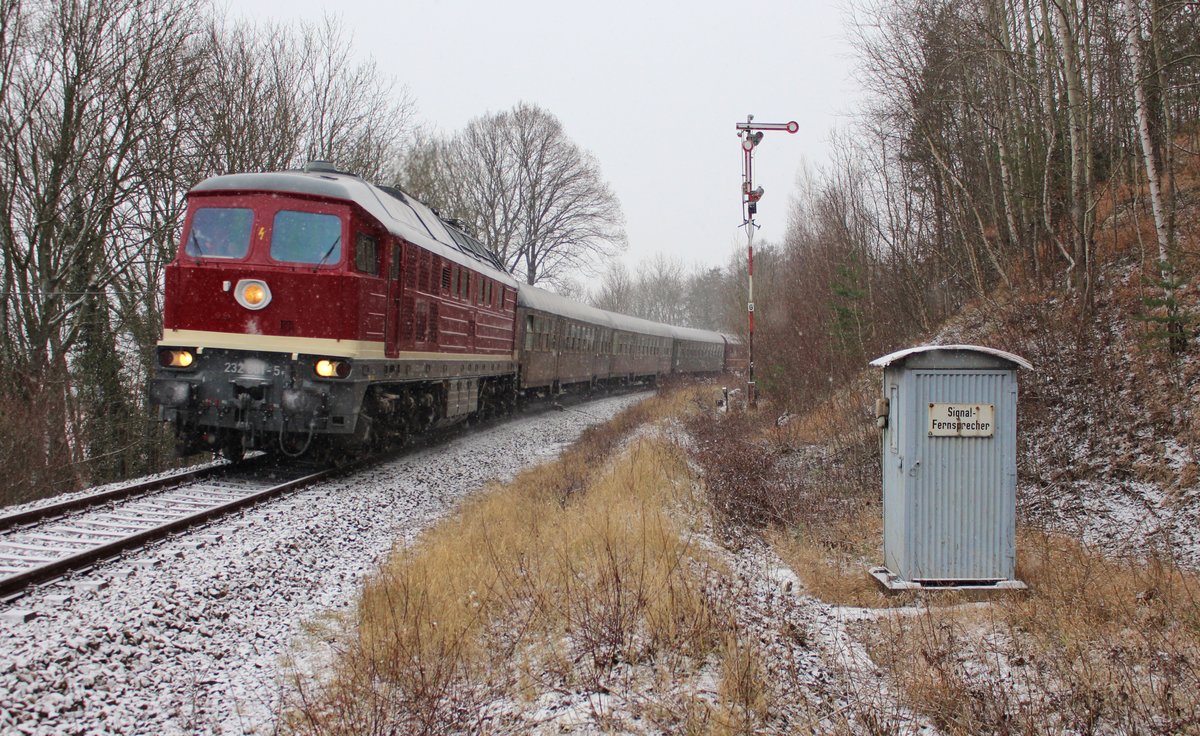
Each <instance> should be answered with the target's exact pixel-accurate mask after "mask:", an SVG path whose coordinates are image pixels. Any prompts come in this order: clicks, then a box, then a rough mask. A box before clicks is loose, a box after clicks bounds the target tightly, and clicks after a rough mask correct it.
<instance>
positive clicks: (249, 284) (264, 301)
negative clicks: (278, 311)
mask: <svg viewBox="0 0 1200 736" xmlns="http://www.w3.org/2000/svg"><path fill="white" fill-rule="evenodd" d="M233 298H234V299H236V300H237V303H238V304H241V305H242V306H243V307H245V308H246V309H253V310H258V309H262V308H263V307H265V306H267V305H268V304H270V303H271V288H270V287H269V286H267V282H265V281H259V280H258V279H242V280H241V281H239V282H238V283H237V288H235V289H234V290H233Z"/></svg>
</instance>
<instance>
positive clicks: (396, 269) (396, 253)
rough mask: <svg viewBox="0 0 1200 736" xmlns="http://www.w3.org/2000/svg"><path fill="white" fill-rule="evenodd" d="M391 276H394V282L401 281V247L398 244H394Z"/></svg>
mask: <svg viewBox="0 0 1200 736" xmlns="http://www.w3.org/2000/svg"><path fill="white" fill-rule="evenodd" d="M391 275H392V280H394V281H398V280H399V279H400V246H399V245H397V244H392V270H391Z"/></svg>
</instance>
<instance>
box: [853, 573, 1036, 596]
mask: <svg viewBox="0 0 1200 736" xmlns="http://www.w3.org/2000/svg"><path fill="white" fill-rule="evenodd" d="M867 572H868V573H869V574H870V576H871V577H873V578H875V582H877V583H879V585H880V586H882V587H883V590H884V592H885V593H909V592H916V591H924V590H958V591H964V590H965V591H970V592H972V593H1013V592H1022V591H1026V590H1029V586H1028V585H1026V584H1025V583H1022V582H1021V581H1020V580H902V579H901V578H900V577H899V576H898V575H896V574H895V573H894V572H892V571H891V570H889V569H887V568H886V567H872V568H871V569H870V570H868V571H867Z"/></svg>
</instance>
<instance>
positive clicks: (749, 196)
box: [737, 115, 800, 407]
mask: <svg viewBox="0 0 1200 736" xmlns="http://www.w3.org/2000/svg"><path fill="white" fill-rule="evenodd" d="M767 130H786V131H787V132H788V133H795V132H796V131H798V130H800V125H799V124H797V123H796V121H795V120H792V121H790V122H786V123H756V122H754V116H753V115H747V116H746V122H744V123H738V124H737V131H738V133H737V134H738V138H741V139H742V216H743V218H745V219H744V221H743V222H742V224H743V225H744V226H745V228H746V255H747V258H748V259H749V263H748V271H749V291H748V296H747V298H746V314H747V315H748V317H749V320H750V332H749V337H748V339H747V341H746V358H747V371H748V372H747V374H746V400H747V402H748V403H749V405H750V406H751V407H754V406H757V405H758V388H757V386H756V385H755V383H754V229H755V228H757V227H758V225H756V224H755V223H754V216H755V215H756V214H758V200H760V199H762V196H763V188H762V187H755V186H754V149H755V148H757V147H758V144H759V143H761V142H762V139H763V132H764V131H767Z"/></svg>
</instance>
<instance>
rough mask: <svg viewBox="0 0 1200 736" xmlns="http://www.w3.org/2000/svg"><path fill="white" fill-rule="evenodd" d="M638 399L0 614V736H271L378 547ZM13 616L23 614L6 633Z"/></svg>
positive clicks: (493, 443)
mask: <svg viewBox="0 0 1200 736" xmlns="http://www.w3.org/2000/svg"><path fill="white" fill-rule="evenodd" d="M644 397H645V394H640V395H633V396H624V397H618V398H610V399H605V400H601V401H596V402H592V403H589V404H586V405H583V406H579V407H572V408H568V409H567V410H565V411H561V412H544V413H541V414H538V415H536V416H529V417H522V418H518V419H515V420H513V421H510V422H508V423H505V424H502V425H499V426H496V427H492V428H489V429H485V430H482V431H479V432H475V433H472V434H468V435H465V436H462V437H459V438H457V439H454V440H453V441H450V442H447V443H445V444H443V445H439V446H437V447H433V448H430V449H425V450H422V451H419V452H416V453H414V454H412V455H409V456H407V457H404V458H401V459H399V460H396V461H393V462H391V463H389V464H386V465H382V466H377V467H374V468H372V469H370V470H367V471H364V472H361V473H358V474H355V475H354V476H352V477H347V478H342V479H338V480H335V481H330V482H327V483H322V484H320V485H316V486H312V487H309V488H307V489H304V490H302V491H299V492H297V493H295V494H292V495H289V496H286V497H284V498H283V499H281V500H279V501H276V502H273V503H270V504H266V505H263V506H260V507H258V508H255V509H252V510H250V511H247V512H245V513H243V514H241V515H237V516H234V517H231V518H229V519H227V520H224V521H222V522H219V523H215V524H213V525H210V526H208V527H204V528H200V529H197V530H195V531H193V532H190V533H188V534H186V535H183V536H180V537H178V538H176V539H174V540H172V541H170V542H165V543H160V544H157V545H154V546H153V547H151V548H150V549H148V550H145V551H141V552H137V553H133V554H130V555H127V556H125V557H124V558H122V559H121V560H119V561H115V562H113V563H110V564H107V565H103V566H101V567H99V568H97V569H96V570H95V571H93V572H92V573H91V574H89V575H86V576H80V577H78V578H76V579H75V580H72V581H69V582H65V583H63V584H59V585H52V586H48V587H44V588H41V589H38V590H35V591H33V592H31V593H30V594H29V595H27V596H25V597H24V598H21V599H19V600H17V601H15V602H14V603H13V604H11V605H9V606H0V732H3V733H29V734H75V733H78V734H108V733H119V734H184V733H187V734H196V733H199V734H209V733H220V734H233V733H266V732H270V731H271V727H272V725H273V722H274V714H275V712H276V711H277V707H278V701H279V691H280V684H279V664H280V660H281V658H282V657H284V656H286V655H287V654H288V652H289V649H290V648H291V646H292V644H293V642H294V640H295V639H296V636H297V634H298V633H299V632H300V631H301V627H302V626H303V625H304V623H305V622H307V621H310V620H312V619H313V617H315V616H318V615H320V614H322V613H323V612H327V611H331V610H337V609H340V608H344V607H345V606H348V605H349V604H351V603H352V602H353V600H354V598H355V595H356V593H357V590H358V584H359V580H360V578H361V577H362V575H363V574H364V573H367V572H369V571H371V570H372V569H373V568H374V566H375V565H376V564H377V563H378V562H379V561H380V560H381V559H382V557H383V555H385V554H386V553H387V552H388V550H389V549H391V547H392V546H393V544H396V543H404V542H407V541H411V540H412V539H414V538H415V537H416V536H417V535H418V534H419V533H420V532H421V531H422V530H424V529H425V528H427V527H428V526H429V525H431V524H432V523H434V522H436V521H437V520H438V519H440V518H442V517H444V516H445V515H446V514H447V513H448V512H450V511H452V510H453V509H454V508H455V506H456V505H457V504H458V502H459V501H461V500H462V499H463V498H465V497H467V496H468V495H470V494H471V493H473V492H475V491H477V490H479V489H480V488H482V487H483V486H484V484H485V483H486V482H487V481H489V480H492V479H499V480H505V479H508V478H510V477H511V476H513V475H514V474H515V473H516V472H518V471H520V470H521V469H522V468H525V467H527V466H529V465H532V464H536V463H539V462H542V461H544V460H547V459H549V458H551V457H553V456H555V455H556V454H557V453H558V452H559V451H560V450H561V449H562V448H563V447H564V446H565V445H567V444H569V443H570V442H571V441H573V440H574V439H575V438H576V437H577V436H578V435H579V433H580V432H581V431H582V430H583V429H584V428H586V427H587V426H589V425H592V424H595V423H597V422H600V421H604V420H607V419H609V418H610V417H612V416H613V415H615V414H616V413H618V412H619V411H620V410H621V409H623V408H625V407H627V406H629V405H631V404H632V403H635V402H636V401H638V400H640V399H642V398H644ZM89 583H90V584H93V585H92V586H89V585H88V584H89ZM96 583H101V584H106V585H107V587H104V588H103V589H101V590H98V591H97V590H91V589H89V588H90V587H95V586H94V584H96ZM20 611H33V612H35V613H36V617H35V618H34V619H32V620H30V621H26V622H18V620H17V618H16V617H14V616H13V614H16V613H18V612H20Z"/></svg>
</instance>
